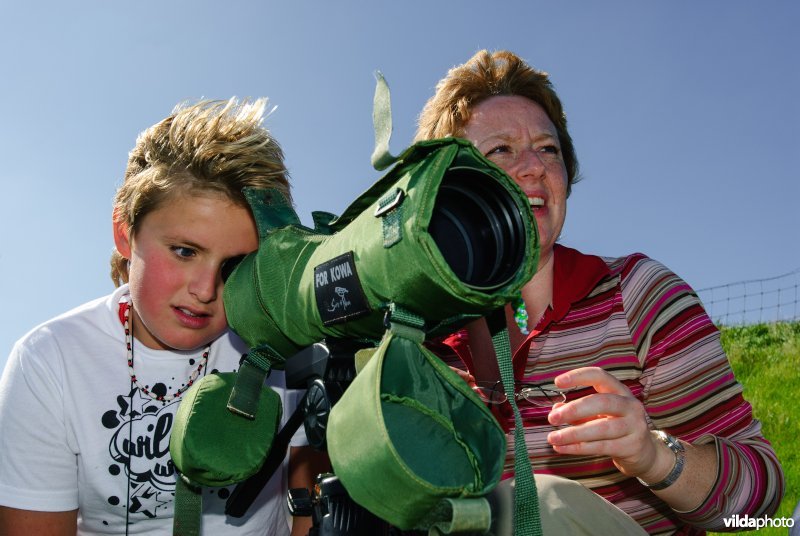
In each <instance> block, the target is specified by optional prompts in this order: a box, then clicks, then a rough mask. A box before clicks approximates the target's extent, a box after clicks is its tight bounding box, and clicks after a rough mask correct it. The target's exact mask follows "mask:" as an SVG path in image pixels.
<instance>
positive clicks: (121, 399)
mask: <svg viewBox="0 0 800 536" xmlns="http://www.w3.org/2000/svg"><path fill="white" fill-rule="evenodd" d="M129 401H130V402H129ZM177 402H178V401H177V400H175V401H172V402H170V403H167V404H164V403H162V402H157V401H155V400H153V399H151V398H149V397H147V396H145V395H143V394H142V393H141V392H140V391H139V390H138V389H136V388H133V389H132V390H131V392H130V393H129V395H128V396H118V397H117V406H118V408H117V409H112V410H109V411H107V412H105V413H104V414H103V417H102V423H103V426H104V427H105V428H107V429H110V430H115V431H114V434H113V435H112V437H111V441H110V443H109V445H108V452H109V454H110V456H111V460H112V463H111V464H110V465H109V467H108V471H109V474H111V475H113V476H115V477H119V478H124V479H125V481H126V485H125V486H123V487H122V489H125V488H127V490H128V494H129V496H128V497H117V496H111V497H108V503H109V504H110V505H112V506H117V505H118V506H121V507H124V508H127V509H128V512H129V513H131V514H141V515H144V516H147V517H151V518H154V517H158V516H159V514H162V515H163V513H164V511H165V509H166V508H168V507H171V505H170V503H172V501H173V500H174V498H175V467H174V465H173V464H172V459H171V458H170V455H169V436H170V432H171V431H172V423H173V420H174V408H172V407H171V406H172V405H173V404H176V403H177Z"/></svg>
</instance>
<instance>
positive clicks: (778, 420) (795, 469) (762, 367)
mask: <svg viewBox="0 0 800 536" xmlns="http://www.w3.org/2000/svg"><path fill="white" fill-rule="evenodd" d="M721 332H722V346H723V347H724V348H725V351H726V352H727V354H728V358H729V359H730V361H731V365H732V366H733V370H734V372H735V373H736V378H737V379H738V380H739V382H740V383H741V384H742V385H743V386H744V396H745V398H746V399H747V400H748V401H750V403H751V404H752V405H753V412H754V413H755V417H756V418H757V419H758V420H760V421H761V424H762V427H763V432H764V436H765V437H766V438H767V439H768V440H769V441H770V443H772V446H773V447H774V448H775V451H776V452H777V453H778V459H779V460H780V462H781V464H782V465H783V471H784V474H785V475H786V495H785V496H784V498H783V502H782V503H781V506H780V509H779V510H778V512H777V513H776V514H775V515H774V516H773V517H775V518H777V517H786V518H788V517H791V515H792V511H793V510H794V507H795V505H796V504H797V501H798V500H799V499H800V490H799V489H798V485H800V437H798V434H799V433H800V426H799V425H798V421H797V415H796V412H795V408H796V407H797V406H798V405H800V398H799V397H800V322H780V323H776V324H757V325H753V326H743V327H723V328H721ZM787 532H788V531H787V529H786V528H780V529H779V528H766V529H761V530H759V531H754V532H750V533H749V534H759V535H762V534H763V535H766V534H775V535H777V534H780V535H782V536H784V535H785V534H787ZM712 534H716V533H712Z"/></svg>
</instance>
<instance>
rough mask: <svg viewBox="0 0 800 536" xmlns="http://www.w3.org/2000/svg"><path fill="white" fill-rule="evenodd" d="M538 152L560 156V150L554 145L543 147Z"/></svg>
mask: <svg viewBox="0 0 800 536" xmlns="http://www.w3.org/2000/svg"><path fill="white" fill-rule="evenodd" d="M539 151H541V152H543V153H548V154H561V149H560V148H559V147H558V146H556V145H545V146H544V147H542V148H540V149H539Z"/></svg>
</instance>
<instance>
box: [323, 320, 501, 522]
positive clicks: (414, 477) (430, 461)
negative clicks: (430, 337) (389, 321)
mask: <svg viewBox="0 0 800 536" xmlns="http://www.w3.org/2000/svg"><path fill="white" fill-rule="evenodd" d="M505 451H506V441H505V435H504V433H503V430H502V429H501V428H500V425H499V424H498V423H497V421H496V420H495V418H494V417H493V416H492V414H491V412H490V411H489V410H488V409H487V407H486V405H485V404H484V403H483V402H482V401H481V400H480V399H479V398H478V396H477V395H476V394H475V393H474V392H473V391H472V389H471V388H470V387H469V386H468V385H467V384H466V383H465V382H464V380H462V379H461V378H460V377H459V376H458V375H457V374H456V373H455V372H453V371H452V370H450V368H449V367H448V366H447V365H445V364H444V363H443V362H442V361H441V360H440V359H438V358H437V357H436V356H434V355H433V354H432V353H431V352H430V351H429V350H427V349H426V348H425V347H424V346H423V345H422V343H421V340H417V341H414V340H410V339H408V338H406V337H403V336H397V335H396V334H395V333H392V332H387V333H386V336H385V337H384V339H383V341H382V342H381V344H380V346H378V349H377V351H376V352H375V354H374V355H373V356H372V357H371V358H370V360H369V362H368V363H367V364H366V365H365V366H364V367H363V368H362V370H361V371H360V372H359V373H358V375H357V376H356V378H355V379H354V380H353V382H352V383H351V384H350V386H349V387H348V389H347V390H346V391H345V393H344V395H343V396H342V398H341V400H339V402H338V403H337V404H336V405H335V406H333V408H332V409H331V413H330V420H329V422H328V454H329V455H330V459H331V463H332V464H333V469H334V472H335V473H336V475H337V476H338V477H339V479H340V480H341V482H342V484H343V485H344V487H345V489H347V492H348V494H349V495H350V497H351V498H352V499H353V500H354V501H355V502H356V503H358V504H360V505H361V506H363V507H364V508H366V509H367V510H369V511H370V512H372V513H373V514H375V515H377V516H378V517H380V518H381V519H384V520H386V521H389V522H390V523H391V524H392V525H394V526H396V527H398V528H400V529H403V530H408V529H412V528H428V527H429V526H430V524H431V523H433V522H434V521H437V519H436V510H437V509H438V508H439V507H440V505H441V503H442V501H443V500H449V501H451V502H452V504H456V505H469V504H470V503H476V504H481V503H480V502H478V501H476V499H479V498H480V497H483V496H484V495H486V494H487V493H488V492H489V491H491V490H492V489H493V488H494V487H495V486H496V485H497V483H498V481H499V480H500V477H501V475H502V470H503V462H504V460H505ZM487 508H488V506H487ZM456 511H457V510H456ZM454 514H455V512H453V513H451V514H450V516H453V517H455V518H456V519H455V521H456V522H460V523H464V522H465V521H467V522H469V523H476V522H477V523H478V527H480V523H481V522H482V521H483V522H488V521H489V518H488V513H487V514H486V516H480V515H478V516H475V514H474V512H471V511H469V510H468V515H465V516H458V515H455V516H454ZM450 516H447V517H450ZM478 527H474V528H478ZM482 528H486V527H485V526H484V527H482ZM481 533H482V532H481Z"/></svg>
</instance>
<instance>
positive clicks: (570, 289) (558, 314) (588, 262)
mask: <svg viewBox="0 0 800 536" xmlns="http://www.w3.org/2000/svg"><path fill="white" fill-rule="evenodd" d="M610 273H611V271H610V270H609V269H608V265H607V264H606V263H605V261H604V260H603V259H601V258H600V257H598V256H596V255H585V254H583V253H581V252H580V251H578V250H577V249H572V248H568V247H566V246H562V245H561V244H556V245H555V246H553V307H552V308H550V307H548V308H547V310H546V311H545V313H544V316H543V317H542V319H541V320H539V323H538V324H537V325H536V327H535V328H534V329H533V330H531V332H530V334H529V335H528V337H527V338H526V339H525V342H523V343H522V345H520V347H519V348H517V350H516V351H515V352H514V375H515V376H516V377H519V376H520V375H521V374H522V371H523V370H524V368H525V362H526V361H527V358H528V350H529V349H530V346H531V341H532V340H533V338H534V337H536V336H537V335H538V334H539V333H541V332H542V331H543V330H544V329H545V328H546V327H547V326H549V325H550V324H551V323H553V322H558V321H560V320H562V319H563V318H564V317H565V316H567V313H568V312H569V310H570V307H572V304H573V303H575V302H577V301H580V300H582V299H583V298H585V297H586V295H587V294H589V292H591V291H592V289H593V288H594V287H595V286H596V285H597V283H598V282H600V280H601V279H603V278H604V277H607V276H608V275H609V274H610Z"/></svg>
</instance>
